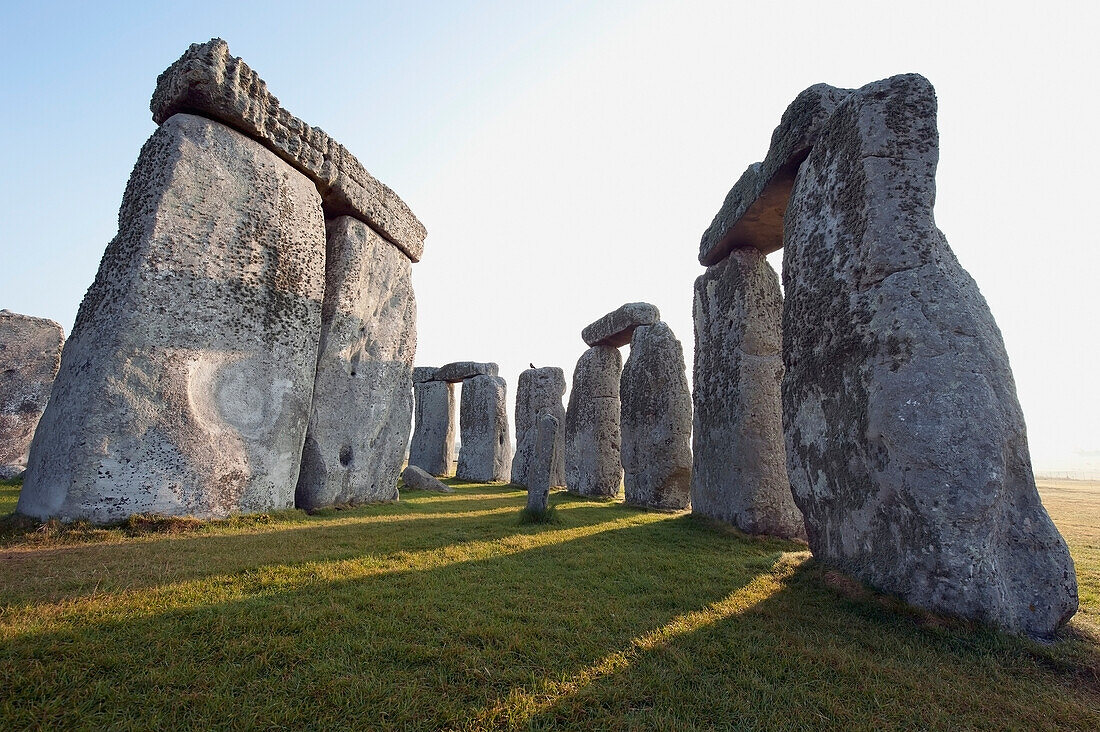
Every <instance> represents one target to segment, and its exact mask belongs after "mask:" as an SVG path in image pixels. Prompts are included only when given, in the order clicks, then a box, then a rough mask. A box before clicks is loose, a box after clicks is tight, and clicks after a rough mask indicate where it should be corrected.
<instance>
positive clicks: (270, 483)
mask: <svg viewBox="0 0 1100 732" xmlns="http://www.w3.org/2000/svg"><path fill="white" fill-rule="evenodd" d="M324 251H325V228H324V219H323V216H322V212H321V199H320V196H318V195H317V189H316V187H315V186H314V185H313V184H312V183H311V182H310V181H309V180H308V179H307V178H306V177H305V176H303V175H302V174H300V173H299V172H298V171H296V170H294V169H293V168H291V167H290V166H288V165H287V164H286V163H284V162H283V161H282V160H280V159H279V158H278V157H277V156H275V155H274V154H273V153H272V152H271V151H270V150H267V149H266V148H264V147H263V146H261V145H260V144H259V143H257V142H255V141H253V140H250V139H248V138H247V137H245V136H243V135H241V134H240V133H238V132H236V131H234V130H231V129H229V128H228V127H225V126H223V125H221V124H219V123H217V122H212V121H210V120H207V119H203V118H201V117H193V116H191V115H184V114H180V115H176V116H175V117H173V118H172V119H170V120H168V121H167V122H165V123H164V125H162V126H161V127H160V128H159V129H158V130H157V131H156V132H155V133H154V134H153V136H152V137H151V138H150V139H149V141H148V142H146V143H145V146H144V147H143V148H142V151H141V155H140V157H139V158H138V161H137V164H136V165H135V166H134V171H133V173H132V175H131V176H130V182H129V183H128V185H127V188H126V194H125V196H124V197H123V200H122V207H121V209H120V211H119V231H118V235H117V236H116V237H115V238H114V240H112V241H111V243H110V244H108V245H107V250H106V252H105V253H104V255H103V260H102V262H101V263H100V266H99V272H98V273H97V275H96V279H95V282H94V283H93V284H92V286H91V288H90V289H89V290H88V293H87V294H86V295H85V296H84V301H83V303H82V304H81V306H80V311H79V312H78V314H77V317H76V324H75V326H74V327H73V332H72V335H71V337H70V338H69V340H68V342H67V343H66V344H65V349H64V352H63V354H62V358H61V370H60V371H59V373H58V376H57V380H56V381H55V382H54V388H53V392H52V394H51V397H50V402H49V404H48V406H47V407H46V412H45V414H43V416H42V421H41V423H40V424H39V428H38V432H37V433H36V435H35V439H34V442H33V444H32V446H31V454H30V462H29V464H28V466H27V477H26V483H25V485H24V488H23V492H22V495H21V496H20V498H19V506H18V511H19V512H20V513H23V514H27V515H30V516H36V517H39V518H46V517H52V516H56V517H59V518H61V519H65V520H68V519H89V520H91V521H96V522H106V521H115V520H119V519H124V518H126V517H127V516H128V515H130V514H133V513H149V512H155V513H162V514H170V515H185V514H191V515H194V516H198V517H203V518H213V517H221V516H226V515H228V514H230V513H234V512H243V513H247V512H252V511H269V510H273V509H281V508H290V507H291V506H293V504H294V486H295V483H297V480H298V467H299V460H300V458H301V455H302V443H303V441H304V439H305V432H306V424H307V422H308V420H309V412H310V404H311V400H312V397H313V379H314V374H315V372H316V370H317V341H318V333H319V332H320V325H321V298H322V295H323V292H324V286H325V273H324V260H325V256H324Z"/></svg>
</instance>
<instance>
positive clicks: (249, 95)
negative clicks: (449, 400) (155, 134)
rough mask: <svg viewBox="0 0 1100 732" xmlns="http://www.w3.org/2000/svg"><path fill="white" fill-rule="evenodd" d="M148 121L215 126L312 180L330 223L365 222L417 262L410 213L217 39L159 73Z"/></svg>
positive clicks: (416, 229)
mask: <svg viewBox="0 0 1100 732" xmlns="http://www.w3.org/2000/svg"><path fill="white" fill-rule="evenodd" d="M149 109H150V110H151V111H152V113H153V121H155V122H156V123H157V124H163V123H164V121H165V120H167V119H168V118H169V117H171V116H172V115H174V114H176V113H178V112H190V113H197V114H201V115H203V116H205V117H210V118H212V119H216V120H218V121H220V122H223V123H224V124H227V125H229V126H230V127H233V128H235V129H238V130H241V131H242V132H244V133H245V134H247V135H249V136H251V137H253V138H254V139H256V140H259V141H260V142H261V143H262V144H263V145H264V146H266V147H267V148H268V149H270V150H271V151H273V152H274V153H275V154H276V155H278V156H279V157H281V158H282V159H283V160H284V161H286V162H287V163H289V164H290V165H291V166H293V167H294V168H295V169H297V170H298V171H300V172H301V173H303V174H305V175H306V176H307V177H308V178H309V179H310V180H312V181H313V182H314V183H315V184H316V185H317V187H318V189H319V190H320V192H321V197H322V198H323V199H324V206H325V213H326V215H328V216H339V215H344V214H349V215H352V216H355V217H356V218H359V219H363V220H364V221H366V222H367V223H369V224H370V225H371V228H373V229H374V230H375V231H377V232H379V233H380V234H381V235H382V236H383V237H385V238H386V239H387V240H388V241H391V242H393V243H394V244H396V245H397V246H398V247H399V248H400V249H401V250H402V251H403V252H405V254H406V255H408V257H409V258H410V259H412V261H414V262H419V261H420V257H421V255H422V254H423V252H424V238H425V236H427V232H426V231H425V229H424V225H423V224H421V223H420V221H418V220H417V218H416V216H414V215H413V213H412V211H410V210H409V207H408V206H406V205H405V202H404V201H402V200H401V198H400V197H399V196H398V195H397V194H396V193H394V192H393V191H392V190H390V189H389V188H388V187H387V186H385V185H383V184H382V183H381V182H379V181H378V180H376V179H375V178H374V177H373V176H372V175H371V174H370V173H368V172H367V171H366V169H365V168H364V167H363V165H362V164H361V163H360V162H359V160H358V159H356V157H355V156H354V155H352V154H351V153H350V152H348V150H347V148H345V147H344V146H343V145H341V144H340V143H338V142H336V141H335V140H333V139H332V138H331V137H329V136H328V135H327V134H325V131H324V130H322V129H321V128H319V127H310V126H309V125H308V124H306V123H305V122H303V121H302V120H300V119H298V118H297V117H295V116H294V115H292V114H291V113H290V112H288V111H286V110H285V109H283V108H282V107H281V106H280V105H279V100H278V99H276V98H275V96H274V95H273V94H271V93H270V92H269V91H268V90H267V84H266V83H264V80H263V79H261V78H260V77H259V75H258V74H257V73H256V72H255V71H253V70H252V69H251V68H249V66H248V64H246V63H245V62H244V61H242V60H241V59H239V58H236V57H234V56H233V55H232V54H230V53H229V45H228V44H227V43H226V42H225V41H223V40H222V39H220V38H214V39H211V40H209V41H207V42H206V43H194V44H192V45H191V47H190V48H188V49H187V51H185V52H184V54H183V55H182V56H181V57H180V58H179V59H178V60H177V61H176V62H175V63H173V64H172V65H171V66H169V67H168V68H167V69H166V70H165V71H164V73H162V74H161V75H160V76H159V77H157V88H156V91H154V92H153V98H152V100H151V101H150V103H149Z"/></svg>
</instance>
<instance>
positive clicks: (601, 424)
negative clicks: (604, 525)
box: [565, 346, 623, 497]
mask: <svg viewBox="0 0 1100 732" xmlns="http://www.w3.org/2000/svg"><path fill="white" fill-rule="evenodd" d="M622 372H623V357H622V354H620V353H619V349H618V348H616V347H614V346H593V347H592V348H589V349H588V350H587V351H585V352H584V353H583V354H581V357H580V358H579V359H578V360H577V367H576V368H575V369H574V370H573V389H572V390H571V391H570V392H569V408H568V409H567V410H566V412H565V484H566V486H567V487H568V488H569V490H570V491H571V492H573V493H576V494H577V495H580V496H603V497H614V496H617V495H619V486H620V485H621V483H622V480H623V464H622V458H621V455H620V450H621V449H622V432H621V430H620V427H619V411H620V404H619V379H620V377H621V376H622Z"/></svg>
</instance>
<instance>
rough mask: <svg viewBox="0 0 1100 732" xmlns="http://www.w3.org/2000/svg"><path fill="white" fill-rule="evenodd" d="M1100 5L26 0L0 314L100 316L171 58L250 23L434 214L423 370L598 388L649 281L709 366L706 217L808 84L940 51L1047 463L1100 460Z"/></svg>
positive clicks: (324, 123) (939, 72) (6, 191)
mask: <svg viewBox="0 0 1100 732" xmlns="http://www.w3.org/2000/svg"><path fill="white" fill-rule="evenodd" d="M1098 8H1100V4H1097V3H1092V2H1085V1H1083V0H1082V1H1081V2H1046V3H1042V4H1038V3H1013V2H967V1H966V0H953V1H952V2H940V1H939V0H932V1H929V2H921V3H887V2H782V3H765V2H732V1H728V2H693V1H692V0H677V1H675V2H673V1H669V2H577V1H576V0H555V1H554V2H534V1H522V2H521V1H520V0H515V1H513V2H458V1H453V2H417V1H416V0H404V1H401V2H361V3H347V4H336V3H331V4H327V3H313V4H307V3H301V2H295V3H284V2H270V1H268V2H235V3H224V2H219V3H205V2H191V3H172V4H167V3H166V4H160V3H152V2H143V3H132V4H130V3H114V2H99V3H55V2H39V3H34V4H32V3H15V2H10V1H9V2H6V3H3V4H2V5H0V38H2V40H3V42H2V43H0V68H3V70H4V71H3V75H2V76H0V110H3V114H2V115H0V131H2V133H3V136H2V139H3V140H4V143H5V144H4V145H3V146H0V161H2V162H0V170H2V171H3V174H2V175H0V255H2V259H0V261H2V262H3V269H2V271H3V274H4V287H3V298H2V299H0V307H6V308H10V309H12V310H15V311H17V312H22V313H27V314H30V315H38V316H44V317H50V318H53V319H55V320H57V321H58V322H60V323H61V324H62V325H63V326H64V327H65V330H66V333H67V332H68V331H69V330H70V329H71V328H72V322H73V319H74V317H75V315H76V309H77V306H78V305H79V303H80V300H81V298H82V297H83V294H84V291H85V290H86V289H87V287H88V285H90V284H91V282H92V278H93V277H94V274H95V270H96V268H97V266H98V263H99V259H100V256H101V255H102V253H103V249H104V247H105V245H106V243H107V242H108V240H110V238H111V237H112V236H113V234H114V232H115V229H116V227H117V212H118V206H119V203H120V201H121V198H122V191H123V188H124V186H125V183H126V179H127V177H128V176H129V173H130V169H131V167H132V166H133V163H134V161H135V160H136V158H137V153H138V150H139V148H140V146H141V144H142V142H144V140H145V139H146V138H147V137H148V136H149V135H150V134H152V132H153V130H154V125H153V122H152V121H151V119H150V114H149V109H148V102H149V97H150V95H151V94H152V91H153V87H154V84H155V82H156V76H157V74H159V73H160V72H161V71H163V70H164V69H165V68H166V67H167V66H168V65H169V64H170V63H171V62H172V61H174V60H175V59H176V58H178V57H179V55H180V54H181V53H182V52H183V50H184V49H185V48H186V47H187V45H188V44H189V43H192V42H198V41H205V40H207V39H209V38H211V37H213V36H221V37H222V38H225V39H226V40H227V41H228V42H229V47H230V50H231V51H232V52H233V53H234V55H237V56H241V57H243V58H244V59H245V60H246V61H247V62H248V63H249V64H250V65H251V66H252V67H253V68H254V69H256V70H257V71H258V72H259V73H260V75H261V76H262V77H263V78H264V79H265V80H266V81H267V83H268V86H269V88H270V89H271V91H272V92H273V93H275V94H276V95H277V96H278V97H279V98H280V100H281V101H282V103H283V105H284V106H285V107H286V108H287V109H289V110H290V111H291V112H292V113H294V114H296V115H297V116H299V117H301V118H302V119H304V120H306V121H307V122H309V123H310V124H313V125H316V126H319V127H322V128H324V129H325V130H326V131H327V132H329V133H330V134H332V135H333V137H335V138H336V139H337V140H339V141H340V142H342V143H343V144H344V145H346V146H347V147H348V148H349V149H350V150H351V151H352V152H354V153H355V154H356V155H357V156H358V157H359V159H360V160H361V161H362V162H363V164H364V165H365V166H366V167H367V169H368V170H370V171H371V172H372V173H373V174H374V175H375V176H376V177H378V178H379V179H381V180H382V181H384V182H385V183H387V184H388V185H389V186H391V187H392V188H393V189H394V190H396V191H397V192H398V193H399V194H400V195H401V196H402V198H404V199H405V201H406V202H407V203H408V204H409V205H410V206H411V207H412V209H413V211H414V212H415V213H416V214H417V215H418V216H419V217H420V219H421V220H422V221H423V222H424V223H425V225H426V226H427V228H428V240H427V246H426V251H425V256H424V259H423V261H422V262H421V263H420V264H418V265H416V266H415V267H414V284H415V287H416V293H417V299H418V303H419V312H420V315H419V323H418V325H419V348H418V352H417V363H418V364H419V365H440V364H442V363H444V362H446V361H453V360H467V359H472V360H491V361H496V362H498V363H499V364H500V365H501V375H502V376H504V377H505V378H506V379H507V380H508V384H509V390H510V393H509V400H510V401H512V400H513V399H514V389H515V384H516V380H517V377H518V375H519V372H520V371H521V370H522V369H523V368H525V367H526V366H527V364H528V362H534V363H535V364H536V365H539V366H546V365H559V366H561V367H562V368H563V369H564V370H565V372H566V376H567V379H569V378H570V377H571V375H572V371H573V366H574V364H575V363H576V359H577V358H578V356H579V355H580V354H581V353H582V352H583V351H584V349H585V346H584V344H583V343H582V341H581V339H580V331H581V328H583V327H584V326H585V325H586V324H588V323H589V322H590V321H592V320H594V319H596V318H597V317H599V316H600V315H602V314H604V313H605V312H607V311H608V310H611V309H613V308H615V307H617V306H618V305H620V304H622V303H623V302H628V301H635V300H645V301H649V302H652V303H654V304H655V305H657V306H658V307H660V309H661V311H662V314H663V316H664V319H665V320H666V321H667V322H668V323H669V325H670V326H671V327H672V329H673V330H674V331H675V332H676V333H677V335H678V336H679V337H680V338H681V340H682V341H683V342H684V346H685V351H686V353H685V356H686V358H687V361H688V369H689V374H690V369H691V358H692V347H693V337H692V324H691V300H692V282H693V280H694V278H695V277H696V276H697V275H699V274H700V273H701V272H702V268H701V267H700V266H699V265H698V263H697V261H696V255H697V251H698V245H699V237H700V235H701V234H702V232H703V230H704V229H705V228H706V227H707V225H708V224H709V223H710V221H711V218H712V217H713V216H714V214H715V212H716V211H717V210H718V207H719V205H720V204H721V202H722V199H723V198H724V196H725V194H726V192H727V191H728V189H729V187H730V186H731V185H732V183H733V182H734V181H735V180H736V179H737V178H738V176H739V175H740V174H741V172H742V171H743V170H744V168H745V167H746V166H747V165H748V164H749V163H752V162H754V161H757V160H760V159H761V158H762V157H763V156H764V153H765V152H766V150H767V145H768V140H769V137H770V135H771V131H772V129H773V128H774V127H775V125H776V124H777V123H778V121H779V117H780V115H781V114H782V112H783V110H784V109H785V108H786V106H787V104H788V103H789V102H790V101H791V100H792V99H794V97H795V96H796V95H797V94H798V92H800V91H801V90H802V89H804V88H806V87H807V86H810V85H811V84H814V83H817V82H827V83H829V84H833V85H835V86H843V87H857V86H861V85H863V84H865V83H867V82H870V81H874V80H877V79H881V78H885V77H887V76H891V75H893V74H898V73H905V72H918V73H921V74H924V75H925V76H926V77H928V78H929V79H930V80H931V81H932V83H933V84H934V85H935V87H936V89H937V93H938V96H939V104H940V116H939V123H940V141H941V145H940V168H939V176H938V184H939V189H938V199H937V205H936V219H937V223H938V224H939V226H940V228H941V229H942V230H943V231H944V233H945V234H946V236H947V239H948V241H949V242H950V244H951V246H952V248H953V249H954V251H955V253H956V254H957V255H958V257H959V259H960V261H961V262H962V264H963V266H964V267H966V269H967V270H968V271H969V272H970V273H971V274H972V275H973V276H974V278H975V279H976V280H977V282H978V284H979V286H980V287H981V289H982V292H983V294H984V295H985V296H986V298H987V299H988V301H989V304H990V308H991V309H992V311H993V314H994V316H995V317H996V319H997V321H998V323H999V325H1000V327H1001V330H1002V332H1003V334H1004V338H1005V343H1006V345H1007V348H1008V352H1009V356H1010V358H1011V361H1012V366H1013V369H1014V371H1015V376H1016V383H1017V387H1018V390H1019V395H1020V401H1021V404H1022V405H1023V409H1024V413H1025V415H1026V417H1027V421H1028V431H1029V436H1030V441H1031V449H1032V456H1033V459H1034V463H1035V466H1036V469H1037V470H1039V471H1045V472H1061V473H1065V472H1070V471H1073V472H1075V473H1076V474H1078V475H1082V476H1084V475H1093V476H1095V477H1100V421H1098V420H1097V414H1098V413H1100V378H1098V376H1097V356H1098V355H1100V348H1098V346H1097V337H1096V334H1097V325H1096V322H1097V315H1098V310H1100V308H1098V306H1097V302H1098V298H1097V277H1098V275H1100V252H1098V247H1097V244H1098V235H1097V233H1096V228H1095V223H1094V222H1093V221H1092V219H1091V218H1090V216H1091V214H1089V211H1092V210H1094V209H1095V208H1096V206H1097V201H1098V200H1100V185H1098V183H1097V176H1096V174H1095V172H1094V169H1095V165H1096V162H1095V159H1096V158H1095V152H1094V148H1095V140H1096V130H1097V119H1098V118H1100V114H1098V113H1100V98H1098V94H1097V91H1098V82H1097V78H1098V72H1100V51H1098V48H1100V43H1098V41H1097V38H1100V10H1098ZM770 259H771V260H772V262H773V264H774V266H775V267H776V268H778V267H779V265H780V261H779V256H778V255H773V256H772V257H770ZM512 407H513V404H509V409H511V408H512Z"/></svg>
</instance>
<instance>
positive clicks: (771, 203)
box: [699, 84, 852, 266]
mask: <svg viewBox="0 0 1100 732" xmlns="http://www.w3.org/2000/svg"><path fill="white" fill-rule="evenodd" d="M851 93H852V92H851V90H850V89H837V88H835V87H831V86H829V85H828V84H816V85H814V86H811V87H810V88H809V89H807V90H806V91H804V92H802V93H801V94H799V95H798V97H796V98H795V100H794V101H793V102H791V105H790V106H789V107H787V110H786V111H785V112H784V113H783V118H782V120H780V122H779V126H778V127H776V128H775V131H774V132H772V139H771V146H770V147H769V148H768V154H767V156H766V157H765V158H764V161H763V162H761V163H753V164H752V165H750V166H749V167H748V169H747V170H746V171H745V172H744V173H743V174H742V175H741V177H740V178H739V179H738V181H737V182H736V183H735V184H734V185H733V188H731V189H730V192H729V193H728V194H727V195H726V200H725V202H724V203H723V204H722V208H721V209H720V210H719V211H718V214H717V215H716V216H715V217H714V221H713V222H712V223H711V225H710V227H709V228H708V229H707V230H706V232H704V234H703V239H702V241H701V242H700V244H699V262H700V264H702V265H704V266H709V265H712V264H717V263H718V262H721V261H722V260H723V259H724V258H725V257H726V255H728V254H729V253H730V251H731V250H733V249H736V248H738V247H754V248H756V249H759V250H760V251H762V252H764V253H765V254H767V253H768V252H774V251H775V250H777V249H779V248H780V247H782V246H783V212H784V211H786V210H787V201H788V199H789V198H790V195H791V187H792V186H793V185H794V178H795V174H796V173H797V172H798V166H799V165H801V164H802V161H803V160H805V159H806V156H807V155H809V154H810V148H811V147H813V144H814V141H815V140H816V139H817V136H818V134H819V132H820V130H821V127H822V125H823V124H824V123H825V121H826V120H827V119H828V118H829V115H831V114H832V113H833V110H834V109H836V107H837V105H838V104H840V102H842V101H843V100H844V99H846V98H847V97H848V96H849V95H850V94H851Z"/></svg>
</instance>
